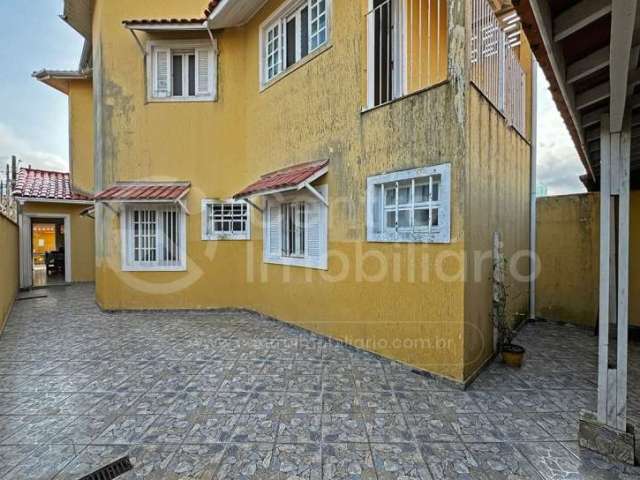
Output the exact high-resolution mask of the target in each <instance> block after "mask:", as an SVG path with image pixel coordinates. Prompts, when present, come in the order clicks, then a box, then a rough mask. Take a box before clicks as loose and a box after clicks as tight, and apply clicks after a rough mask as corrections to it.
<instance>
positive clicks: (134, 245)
mask: <svg viewBox="0 0 640 480" xmlns="http://www.w3.org/2000/svg"><path fill="white" fill-rule="evenodd" d="M124 217H125V218H124V220H123V226H122V228H123V231H122V240H123V270H125V271H134V270H160V271H162V270H184V269H186V221H185V214H184V211H183V210H182V209H181V208H180V207H179V206H175V205H173V204H171V205H161V206H156V205H129V206H127V207H126V208H125V215H124Z"/></svg>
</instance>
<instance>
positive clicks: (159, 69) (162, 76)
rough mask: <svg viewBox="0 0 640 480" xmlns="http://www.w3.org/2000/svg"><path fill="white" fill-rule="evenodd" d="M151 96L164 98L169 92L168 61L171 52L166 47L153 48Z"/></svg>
mask: <svg viewBox="0 0 640 480" xmlns="http://www.w3.org/2000/svg"><path fill="white" fill-rule="evenodd" d="M154 57H155V60H154V67H155V68H154V72H153V96H154V97H160V98H166V97H169V96H170V94H171V75H170V68H169V66H170V65H169V61H170V59H171V52H170V50H169V49H168V48H156V49H155V50H154Z"/></svg>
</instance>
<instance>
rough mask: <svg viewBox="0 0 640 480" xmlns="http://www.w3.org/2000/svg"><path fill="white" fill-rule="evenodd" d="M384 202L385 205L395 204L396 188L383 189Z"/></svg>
mask: <svg viewBox="0 0 640 480" xmlns="http://www.w3.org/2000/svg"><path fill="white" fill-rule="evenodd" d="M384 204H385V205H387V206H391V205H395V204H396V188H395V187H390V188H387V189H386V190H385V199H384Z"/></svg>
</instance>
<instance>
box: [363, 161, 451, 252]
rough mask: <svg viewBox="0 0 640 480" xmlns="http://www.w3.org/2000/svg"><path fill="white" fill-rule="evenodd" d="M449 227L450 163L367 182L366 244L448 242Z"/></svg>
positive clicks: (376, 177)
mask: <svg viewBox="0 0 640 480" xmlns="http://www.w3.org/2000/svg"><path fill="white" fill-rule="evenodd" d="M449 225H450V165H449V164H445V165H438V166H435V167H425V168H418V169H414V170H406V171H402V172H394V173H389V174H384V175H377V176H375V177H370V178H369V179H368V180H367V239H368V240H369V241H380V242H415V243H448V242H449V241H450V226H449Z"/></svg>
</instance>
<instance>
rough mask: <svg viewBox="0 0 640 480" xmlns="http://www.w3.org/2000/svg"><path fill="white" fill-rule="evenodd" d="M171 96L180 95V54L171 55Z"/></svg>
mask: <svg viewBox="0 0 640 480" xmlns="http://www.w3.org/2000/svg"><path fill="white" fill-rule="evenodd" d="M172 73H173V76H172V79H173V96H174V97H181V96H182V55H174V56H173V70H172Z"/></svg>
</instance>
